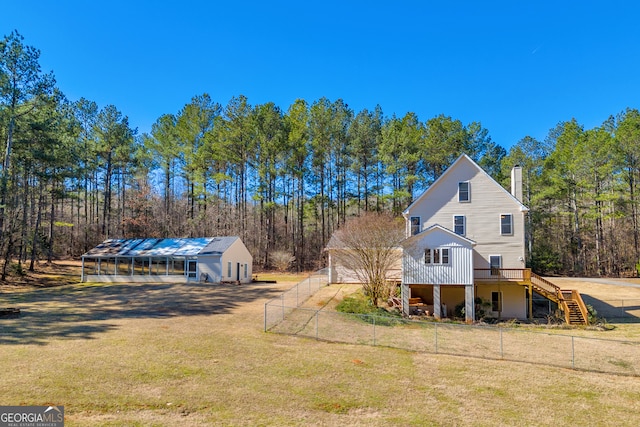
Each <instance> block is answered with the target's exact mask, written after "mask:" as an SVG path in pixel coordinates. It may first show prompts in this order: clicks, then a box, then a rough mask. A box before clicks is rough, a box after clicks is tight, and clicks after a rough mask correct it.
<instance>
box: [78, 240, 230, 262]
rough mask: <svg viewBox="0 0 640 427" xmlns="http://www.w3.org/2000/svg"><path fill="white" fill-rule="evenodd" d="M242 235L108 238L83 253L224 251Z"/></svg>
mask: <svg viewBox="0 0 640 427" xmlns="http://www.w3.org/2000/svg"><path fill="white" fill-rule="evenodd" d="M238 239H239V237H237V236H225V237H197V238H178V239H152V238H147V239H108V240H105V241H104V242H102V243H100V244H99V245H98V246H96V247H95V248H93V249H91V250H89V251H88V252H87V253H85V254H84V255H82V257H83V258H85V257H86V258H107V257H129V258H133V257H170V256H179V257H183V256H196V255H221V254H222V253H224V252H225V251H226V250H227V249H228V248H229V247H230V246H231V245H232V244H233V243H234V242H235V241H236V240H238Z"/></svg>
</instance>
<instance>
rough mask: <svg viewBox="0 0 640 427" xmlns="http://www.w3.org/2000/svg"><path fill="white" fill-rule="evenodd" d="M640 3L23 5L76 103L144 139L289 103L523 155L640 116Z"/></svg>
mask: <svg viewBox="0 0 640 427" xmlns="http://www.w3.org/2000/svg"><path fill="white" fill-rule="evenodd" d="M639 18H640V4H639V3H637V2H632V1H628V2H621V1H608V2H593V1H561V0H556V1H516V0H512V1H484V2H479V1H457V2H446V1H401V0H398V1H396V2H390V1H386V2H379V1H375V0H369V1H348V0H343V1H339V2H338V1H333V0H329V1H323V2H305V1H297V2H287V1H276V0H273V1H270V2H253V1H248V2H243V1H226V2H218V1H189V0H184V1H181V2H166V1H162V0H156V1H136V0H129V1H126V2H125V1H120V0H115V1H105V2H94V1H65V0H57V1H32V0H21V1H10V2H5V3H4V4H3V6H2V8H1V14H0V29H1V30H2V31H1V33H2V34H1V35H2V36H4V35H7V34H9V33H10V32H11V31H12V30H14V29H17V30H18V31H19V32H20V33H21V34H22V35H23V36H24V37H25V43H26V44H28V45H32V46H35V47H36V48H38V49H40V50H41V53H42V54H41V58H40V63H41V65H42V67H43V70H45V71H49V70H53V72H54V74H55V76H56V79H57V82H58V86H59V87H60V89H61V90H62V91H63V92H64V93H65V94H66V95H67V97H68V98H69V99H70V100H72V101H75V100H77V99H79V98H80V97H85V98H87V99H90V100H93V101H96V102H97V103H98V104H99V106H100V107H104V106H105V105H108V104H113V105H115V106H116V107H117V108H118V109H119V110H120V111H121V112H122V113H123V114H125V115H127V116H128V117H129V120H130V124H131V125H132V126H134V127H137V128H138V131H139V132H148V131H149V130H150V128H151V124H152V123H153V122H154V121H155V120H156V119H157V118H158V117H159V116H160V115H162V114H165V113H177V112H178V111H179V110H180V109H181V108H182V106H183V105H184V104H186V103H187V102H189V100H190V99H191V97H192V96H195V95H199V94H202V93H205V92H206V93H209V94H210V95H211V96H212V98H213V99H214V100H215V101H217V102H220V103H221V104H223V105H225V104H226V103H227V102H228V101H229V99H230V98H231V97H233V96H237V95H240V94H243V95H246V96H247V97H248V98H249V102H250V103H251V104H262V103H266V102H269V101H273V102H274V103H276V104H277V105H278V106H280V107H281V108H282V109H283V110H285V111H286V109H287V108H288V107H289V105H290V104H291V103H293V101H294V100H295V99H297V98H303V99H305V100H307V101H308V102H309V103H311V102H313V101H315V100H317V99H319V98H321V97H323V96H325V97H327V98H329V99H331V100H335V99H338V98H342V99H343V100H344V101H345V102H346V103H347V104H348V105H349V106H350V107H352V108H353V109H354V110H355V111H359V110H361V109H363V108H369V109H373V108H374V107H375V106H376V104H380V105H381V106H382V109H383V111H384V113H385V115H386V116H391V115H392V114H394V113H395V114H396V115H398V116H402V115H404V114H405V113H406V112H409V111H412V112H415V113H416V114H417V115H418V117H419V119H420V120H422V121H426V120H428V119H429V118H431V117H434V116H436V115H439V114H445V115H448V116H451V117H453V118H454V119H460V120H461V121H462V122H463V123H465V124H466V123H470V122H472V121H479V122H481V123H482V125H483V126H484V127H485V128H487V129H488V130H489V134H490V135H491V137H492V139H493V140H494V141H495V142H496V143H498V144H500V145H502V146H504V147H505V148H509V147H510V146H511V145H513V144H514V143H516V142H517V141H518V140H520V139H521V138H523V137H524V136H527V135H530V136H533V137H535V138H538V139H544V137H545V136H546V135H547V133H548V131H549V129H550V128H552V127H553V126H555V125H556V124H557V123H558V122H560V121H564V120H570V119H571V118H573V117H575V118H576V119H577V120H578V121H579V122H580V123H582V124H583V125H584V126H585V127H586V128H592V127H595V126H598V125H600V124H601V123H602V122H603V121H604V120H606V119H607V117H608V116H610V115H615V114H617V113H619V112H621V111H622V110H624V109H625V108H627V107H631V108H640V105H639V104H640V102H639V101H640V96H639V95H640V25H638V20H639Z"/></svg>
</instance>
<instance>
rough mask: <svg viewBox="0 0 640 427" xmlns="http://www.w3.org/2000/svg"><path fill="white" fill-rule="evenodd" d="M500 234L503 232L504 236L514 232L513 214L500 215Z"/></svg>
mask: <svg viewBox="0 0 640 427" xmlns="http://www.w3.org/2000/svg"><path fill="white" fill-rule="evenodd" d="M500 234H502V235H503V236H509V235H512V234H513V215H511V214H502V215H500Z"/></svg>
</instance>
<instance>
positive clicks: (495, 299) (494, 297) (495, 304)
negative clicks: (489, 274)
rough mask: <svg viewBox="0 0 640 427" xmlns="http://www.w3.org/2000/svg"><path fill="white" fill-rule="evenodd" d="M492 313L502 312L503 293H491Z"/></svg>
mask: <svg viewBox="0 0 640 427" xmlns="http://www.w3.org/2000/svg"><path fill="white" fill-rule="evenodd" d="M491 311H498V312H500V311H502V292H491Z"/></svg>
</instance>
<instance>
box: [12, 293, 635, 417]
mask: <svg viewBox="0 0 640 427" xmlns="http://www.w3.org/2000/svg"><path fill="white" fill-rule="evenodd" d="M292 285H293V283H291V282H289V283H284V282H280V283H277V284H252V285H242V286H233V285H226V286H207V287H204V286H202V285H122V284H110V285H98V284H94V285H86V284H85V285H78V284H75V285H65V286H62V287H59V288H55V289H52V288H48V289H39V290H36V291H31V292H20V293H12V294H11V295H7V294H6V293H4V294H2V295H0V305H1V306H5V305H15V306H19V307H21V308H23V311H24V315H23V316H22V317H21V318H18V319H1V320H0V331H1V335H0V340H1V344H0V360H2V366H3V377H2V383H3V386H2V387H1V388H0V402H2V404H4V405H17V404H39V405H44V404H49V403H51V404H59V405H65V412H66V416H67V417H66V423H67V425H69V426H74V425H83V426H84V425H101V426H104V425H107V426H109V425H112V426H121V425H145V426H147V425H159V426H160V425H162V426H164V425H190V426H199V425H251V426H253V425H326V426H333V425H367V426H369V425H374V426H375V425H380V426H383V425H427V426H428V425H434V426H435V425H444V426H455V425H477V426H483V425H507V426H508V425H513V426H523V425H525V426H526V425H536V426H538V425H565V424H584V423H585V421H586V422H587V423H588V424H589V425H629V426H632V425H638V424H640V382H639V381H638V380H637V378H632V377H620V376H612V375H604V374H596V373H585V372H578V371H572V370H568V369H562V368H549V367H542V366H535V365H530V364H522V363H513V362H504V361H491V360H479V359H471V358H461V357H452V356H445V355H431V354H426V353H416V352H410V351H402V350H394V349H388V348H379V347H369V346H358V345H347V344H332V343H327V342H318V341H315V340H309V339H304V338H296V337H291V336H286V335H277V334H268V333H267V334H265V333H263V332H262V322H263V309H264V303H265V302H266V301H267V300H268V299H269V298H271V297H272V296H274V295H277V293H278V292H280V291H282V290H284V289H287V288H289V287H290V286H292ZM327 302H329V299H326V300H322V299H319V300H317V301H315V304H316V305H320V304H325V303H327ZM587 420H588V421H587Z"/></svg>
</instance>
